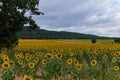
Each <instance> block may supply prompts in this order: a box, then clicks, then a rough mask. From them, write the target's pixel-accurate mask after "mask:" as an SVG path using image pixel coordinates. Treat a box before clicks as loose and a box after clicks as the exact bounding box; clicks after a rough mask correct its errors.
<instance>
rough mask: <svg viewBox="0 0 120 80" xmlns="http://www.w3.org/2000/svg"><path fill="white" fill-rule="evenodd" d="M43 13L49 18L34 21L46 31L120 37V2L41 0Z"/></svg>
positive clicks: (38, 17) (36, 17)
mask: <svg viewBox="0 0 120 80" xmlns="http://www.w3.org/2000/svg"><path fill="white" fill-rule="evenodd" d="M39 9H40V10H41V11H43V12H44V13H45V15H44V16H34V17H33V18H34V19H35V20H36V22H37V23H38V25H40V26H41V28H44V29H49V30H64V31H72V32H80V33H81V32H82V33H90V34H97V35H102V36H119V34H120V33H119V32H118V30H119V25H120V1H119V0H104V1H103V0H41V1H40V5H39ZM83 27H84V29H83ZM116 28H117V29H116ZM81 29H82V30H81ZM102 29H103V30H102ZM111 31H112V32H114V34H113V33H112V34H113V35H112V34H111V33H110V32H111Z"/></svg>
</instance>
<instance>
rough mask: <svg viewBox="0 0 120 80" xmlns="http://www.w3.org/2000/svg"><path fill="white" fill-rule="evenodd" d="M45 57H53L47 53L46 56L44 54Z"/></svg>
mask: <svg viewBox="0 0 120 80" xmlns="http://www.w3.org/2000/svg"><path fill="white" fill-rule="evenodd" d="M45 57H46V58H52V57H53V56H52V54H50V53H47V54H45Z"/></svg>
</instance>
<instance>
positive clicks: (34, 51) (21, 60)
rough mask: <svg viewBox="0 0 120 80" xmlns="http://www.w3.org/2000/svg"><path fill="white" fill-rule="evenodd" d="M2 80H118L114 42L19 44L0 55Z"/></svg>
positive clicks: (118, 50) (119, 57) (119, 47)
mask: <svg viewBox="0 0 120 80" xmlns="http://www.w3.org/2000/svg"><path fill="white" fill-rule="evenodd" d="M0 76H1V80H120V44H117V43H114V41H113V40H97V43H96V44H92V43H91V40H87V39H86V40H82V39H81V40H29V39H28V40H19V44H18V46H16V47H15V48H14V49H13V50H6V49H5V48H3V49H2V52H1V53H0Z"/></svg>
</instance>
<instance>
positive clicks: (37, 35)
mask: <svg viewBox="0 0 120 80" xmlns="http://www.w3.org/2000/svg"><path fill="white" fill-rule="evenodd" d="M18 36H19V38H21V39H88V38H104V37H100V36H96V35H90V34H82V33H74V32H66V31H48V30H44V29H39V28H37V29H35V30H31V31H30V30H28V29H27V28H24V29H23V30H21V31H20V32H19V33H18Z"/></svg>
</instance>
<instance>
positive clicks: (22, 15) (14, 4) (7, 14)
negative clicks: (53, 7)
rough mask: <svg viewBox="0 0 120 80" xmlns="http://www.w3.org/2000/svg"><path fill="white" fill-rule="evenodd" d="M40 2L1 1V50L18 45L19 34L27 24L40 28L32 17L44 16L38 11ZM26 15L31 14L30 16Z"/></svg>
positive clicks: (28, 0)
mask: <svg viewBox="0 0 120 80" xmlns="http://www.w3.org/2000/svg"><path fill="white" fill-rule="evenodd" d="M38 5H39V0H0V49H1V48H3V47H5V48H12V47H14V46H16V45H17V44H18V37H17V32H18V31H19V30H21V29H22V28H23V26H24V25H25V24H27V25H29V28H30V29H33V28H36V27H38V26H37V24H36V23H35V21H34V20H33V19H32V15H40V14H42V15H43V14H44V13H42V12H40V11H39V9H38ZM26 13H29V15H28V14H27V15H26Z"/></svg>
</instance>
